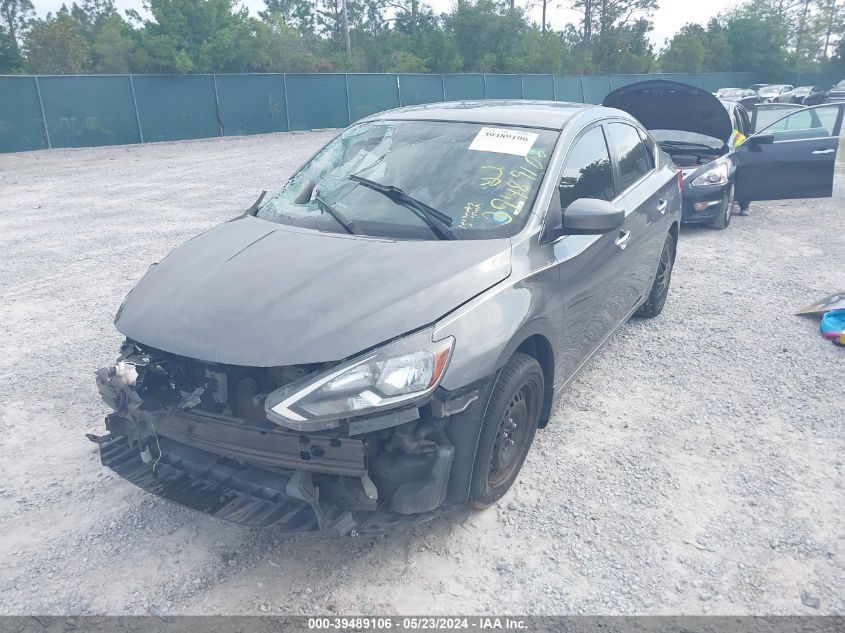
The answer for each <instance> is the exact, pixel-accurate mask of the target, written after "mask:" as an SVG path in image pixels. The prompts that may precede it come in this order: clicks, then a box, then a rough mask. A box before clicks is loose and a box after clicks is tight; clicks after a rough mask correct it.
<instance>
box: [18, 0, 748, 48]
mask: <svg viewBox="0 0 845 633" xmlns="http://www.w3.org/2000/svg"><path fill="white" fill-rule="evenodd" d="M66 1H67V2H68V4H70V3H71V2H72V1H73V0H66ZM453 1H454V0H429V1H428V4H430V5H431V6H433V7H434V10H435V11H436V12H437V13H441V12H445V11H448V10H449V9H450V8H451V6H452V4H453ZM62 2H63V0H33V4H35V9H36V11H37V12H38V14H39V15H42V16H43V15H45V14H46V13H47V12H48V11H52V12H55V11H56V10H57V9H58V8H59V7H61V6H62ZM517 2H518V4H519V5H520V6H526V5H527V4H528V0H517ZM739 2H740V0H658V4H659V6H660V8H659V9H658V10H657V12H656V13H655V14H654V18H653V19H654V31H653V32H652V34H651V39H652V41H653V42H654V43H655V44H656V45H657V46H662V45H663V41H664V40H665V39H666V38H668V37H671V36H672V35H673V34H674V33H675V32H676V31H677V30H678V29H679V28H680V27H682V26H683V25H684V24H686V23H687V22H699V23H705V22H707V20H709V19H710V18H711V17H713V16H715V15H716V14H718V13H719V12H721V11H724V10H725V9H727V8H730V7H732V6H736V5H737V4H739ZM242 3H243V4H245V5H246V6H248V7H249V8H250V10H251V11H252V12H253V13H255V12H257V11H259V10H261V9H262V8H264V2H263V0H242ZM570 4H571V1H570V0H558V1H556V0H551V1H550V3H549V7H548V9H547V12H548V19H549V21H550V22H551V23H552V26H553V27H554V28H556V29H560V28H562V27H563V26H564V25H566V24H567V23H568V22H576V21H577V19H578V15H577V14H576V13H574V12H573V11H571V10H569V9H565V8H563V7H566V6H569V5H570ZM115 5H116V6H117V8H118V10H119V11H121V12H123V10H125V9H139V10H140V9H141V0H115ZM532 16H533V17H534V19H535V20H536V21H537V22H539V21H540V16H541V13H540V9H534V10H533V11H532Z"/></svg>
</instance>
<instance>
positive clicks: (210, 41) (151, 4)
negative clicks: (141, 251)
mask: <svg viewBox="0 0 845 633" xmlns="http://www.w3.org/2000/svg"><path fill="white" fill-rule="evenodd" d="M567 1H568V2H569V4H568V5H567V6H568V7H569V8H572V9H575V10H576V11H577V12H578V13H577V14H578V20H577V21H576V23H570V24H567V25H566V26H565V27H564V28H563V29H561V30H555V29H552V28H551V26H550V25H549V24H548V19H549V18H550V17H551V15H552V12H553V11H555V10H559V5H555V4H553V3H551V2H549V0H456V4H455V5H454V8H453V9H452V10H451V11H450V12H448V13H442V14H436V13H435V12H434V11H433V10H432V8H431V7H430V6H428V5H426V4H425V3H424V2H423V1H422V0H265V7H264V10H262V11H260V12H259V14H258V15H257V16H254V15H250V13H249V11H248V10H247V9H246V8H245V7H243V6H241V5H239V4H238V3H237V2H236V1H235V0H145V1H144V4H143V6H144V8H145V11H144V12H143V13H138V12H136V11H131V10H130V11H126V12H125V13H124V14H123V15H121V14H120V13H119V12H118V11H117V9H116V8H115V6H114V3H113V2H112V0H79V1H78V2H73V3H72V4H71V5H70V6H67V5H63V6H62V8H61V9H60V10H59V11H57V12H56V13H55V14H47V15H46V16H45V17H36V14H35V7H34V6H33V4H32V1H31V0H0V73H32V74H74V73H80V74H83V73H127V72H133V73H209V72H421V73H425V72H434V73H451V72H489V73H558V74H579V73H581V74H597V73H645V72H661V71H662V72H704V71H707V72H727V71H750V72H756V73H758V74H760V75H761V76H764V77H771V78H772V79H775V78H777V77H778V76H780V75H782V74H783V73H785V72H789V71H805V72H811V71H838V70H842V71H843V72H845V0H747V1H745V2H743V3H741V4H739V5H738V6H736V7H734V8H732V9H730V10H728V11H725V12H724V13H721V14H719V15H718V16H717V17H714V18H713V19H711V20H710V21H709V22H708V23H707V24H687V25H685V26H684V27H683V28H681V29H680V30H679V31H678V32H677V33H676V34H675V35H674V36H673V37H672V38H670V39H668V40H666V41H665V42H664V43H663V45H661V46H659V47H657V48H655V46H654V45H653V44H652V43H651V42H650V39H649V34H650V32H651V31H652V29H653V22H652V20H653V17H654V13H655V11H657V9H658V5H657V0H564V2H567ZM527 2H531V3H532V4H527ZM538 3H539V4H538ZM534 6H540V7H541V10H542V15H543V19H542V20H541V22H540V23H539V24H538V23H537V22H535V21H533V20H532V19H531V16H530V9H531V8H532V7H534Z"/></svg>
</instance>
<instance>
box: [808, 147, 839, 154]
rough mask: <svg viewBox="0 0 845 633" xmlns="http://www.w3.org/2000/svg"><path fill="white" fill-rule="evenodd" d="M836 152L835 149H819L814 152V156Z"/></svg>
mask: <svg viewBox="0 0 845 633" xmlns="http://www.w3.org/2000/svg"><path fill="white" fill-rule="evenodd" d="M835 151H836V150H835V149H833V148H830V149H817V150H816V151H814V152H813V154H814V155H815V156H818V155H819V154H833V152H835Z"/></svg>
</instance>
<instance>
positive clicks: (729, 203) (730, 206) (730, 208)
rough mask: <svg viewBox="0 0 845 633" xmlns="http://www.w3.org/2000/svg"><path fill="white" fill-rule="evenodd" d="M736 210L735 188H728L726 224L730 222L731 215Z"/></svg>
mask: <svg viewBox="0 0 845 633" xmlns="http://www.w3.org/2000/svg"><path fill="white" fill-rule="evenodd" d="M733 212H734V188H733V185H731V188H730V189H728V201H727V203H725V224H730V221H731V216H732V215H733Z"/></svg>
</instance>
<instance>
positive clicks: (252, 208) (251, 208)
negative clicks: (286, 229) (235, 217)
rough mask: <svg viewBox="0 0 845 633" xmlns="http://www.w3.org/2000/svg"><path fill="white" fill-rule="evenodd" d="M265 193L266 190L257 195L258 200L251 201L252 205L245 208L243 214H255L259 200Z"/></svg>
mask: <svg viewBox="0 0 845 633" xmlns="http://www.w3.org/2000/svg"><path fill="white" fill-rule="evenodd" d="M266 195H267V190H266V189H265V190H264V191H262V192H261V195H260V196H258V200H256V201H255V202H253V203H252V206H251V207H250V208H249V209H247V210H246V212H245V213H244V215H255V214H256V213H257V212H258V208H259V207H260V206H261V201H262V200H264V196H266Z"/></svg>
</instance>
